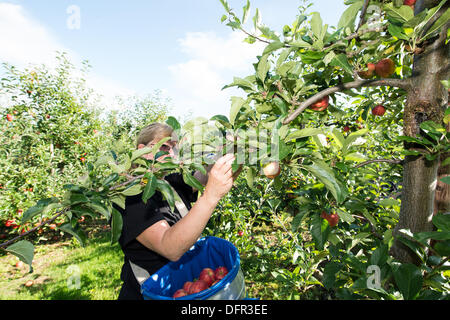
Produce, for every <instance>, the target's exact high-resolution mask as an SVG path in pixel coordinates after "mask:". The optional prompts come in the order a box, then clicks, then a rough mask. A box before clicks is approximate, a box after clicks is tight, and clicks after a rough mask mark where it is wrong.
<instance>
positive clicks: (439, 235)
mask: <svg viewBox="0 0 450 320" xmlns="http://www.w3.org/2000/svg"><path fill="white" fill-rule="evenodd" d="M414 238H416V239H417V240H418V241H419V242H422V243H425V241H427V240H429V239H433V240H440V241H443V240H450V231H424V232H419V233H416V234H414Z"/></svg>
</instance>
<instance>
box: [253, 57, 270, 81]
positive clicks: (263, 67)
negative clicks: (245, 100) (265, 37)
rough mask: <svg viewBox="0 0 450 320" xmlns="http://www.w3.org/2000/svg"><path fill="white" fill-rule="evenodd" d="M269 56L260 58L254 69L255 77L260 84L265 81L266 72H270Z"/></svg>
mask: <svg viewBox="0 0 450 320" xmlns="http://www.w3.org/2000/svg"><path fill="white" fill-rule="evenodd" d="M268 59H269V55H268V54H265V55H263V56H262V57H261V59H260V60H259V63H258V67H257V68H256V76H257V77H258V79H259V80H261V82H262V83H264V82H265V81H266V76H267V72H269V70H270V62H269V60H268Z"/></svg>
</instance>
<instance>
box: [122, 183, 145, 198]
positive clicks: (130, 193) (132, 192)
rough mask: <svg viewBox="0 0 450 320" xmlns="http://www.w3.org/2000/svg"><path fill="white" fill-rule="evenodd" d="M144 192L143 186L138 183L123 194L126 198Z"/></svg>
mask: <svg viewBox="0 0 450 320" xmlns="http://www.w3.org/2000/svg"><path fill="white" fill-rule="evenodd" d="M141 192H142V186H141V185H140V184H139V183H138V184H135V185H132V186H129V187H128V188H127V189H125V190H124V191H122V192H121V194H122V195H124V196H126V197H132V196H136V195H138V194H140V193H141Z"/></svg>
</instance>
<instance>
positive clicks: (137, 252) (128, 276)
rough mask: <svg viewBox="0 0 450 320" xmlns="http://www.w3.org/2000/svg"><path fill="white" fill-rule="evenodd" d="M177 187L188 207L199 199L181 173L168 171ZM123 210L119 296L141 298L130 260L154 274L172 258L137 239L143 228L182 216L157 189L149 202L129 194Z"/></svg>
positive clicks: (174, 220)
mask: <svg viewBox="0 0 450 320" xmlns="http://www.w3.org/2000/svg"><path fill="white" fill-rule="evenodd" d="M164 179H165V180H166V181H167V182H169V183H170V185H171V186H172V187H173V188H174V189H175V190H176V191H177V193H178V194H179V195H180V198H181V199H182V200H183V202H184V204H185V205H186V207H187V209H188V210H190V209H191V202H195V201H196V200H197V195H198V192H194V191H193V189H192V187H191V186H189V185H187V184H186V183H185V182H184V181H183V177H182V175H181V174H179V173H174V174H171V175H168V176H166V177H165V178H164ZM116 208H117V210H119V212H120V213H121V214H122V219H123V227H122V233H121V236H120V238H119V244H120V246H121V247H122V251H123V253H124V264H123V267H122V272H121V275H120V278H121V280H122V281H123V285H122V289H121V291H120V294H119V300H142V299H143V297H142V294H141V291H140V285H139V283H138V281H137V280H136V278H135V276H134V273H133V271H132V269H131V266H130V264H129V261H130V260H131V261H132V262H133V263H134V264H136V265H138V266H140V267H141V268H144V269H145V270H147V271H148V273H149V274H150V275H151V274H153V273H155V272H156V271H158V270H159V269H160V268H161V267H163V266H164V265H165V264H166V263H168V262H169V260H168V259H166V258H165V257H163V256H161V255H160V254H158V253H156V252H154V251H152V250H150V249H148V248H147V247H145V246H144V245H142V244H141V243H140V242H139V241H137V240H136V237H137V236H139V235H140V234H141V233H142V232H143V231H145V230H146V229H147V228H149V227H150V226H152V225H153V224H155V223H156V222H158V221H161V220H166V221H167V223H168V224H169V225H170V226H173V225H174V224H175V223H176V222H177V221H179V220H180V219H181V215H180V213H179V212H178V209H176V208H175V211H174V212H173V211H172V210H171V209H170V206H169V204H168V203H167V201H165V200H164V198H163V196H162V194H161V193H160V192H158V191H157V192H155V194H154V195H153V197H151V198H150V199H149V200H148V201H147V204H145V203H144V202H143V201H142V194H139V195H136V196H131V197H127V198H126V200H125V210H123V209H122V208H118V207H116Z"/></svg>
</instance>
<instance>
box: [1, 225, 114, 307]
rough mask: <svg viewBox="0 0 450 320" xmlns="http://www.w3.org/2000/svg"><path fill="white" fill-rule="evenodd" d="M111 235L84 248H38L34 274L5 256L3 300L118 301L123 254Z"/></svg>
mask: <svg viewBox="0 0 450 320" xmlns="http://www.w3.org/2000/svg"><path fill="white" fill-rule="evenodd" d="M109 235H110V233H109V232H106V231H101V232H98V235H97V236H96V237H95V238H94V237H90V239H89V242H88V244H87V245H86V246H85V247H84V248H83V247H81V246H80V245H78V243H77V242H75V241H74V240H67V241H63V242H59V243H55V244H45V245H38V246H36V248H35V256H34V261H33V269H34V272H33V273H29V272H28V271H29V269H28V266H27V265H24V266H22V267H20V268H17V267H16V262H17V261H19V260H18V258H16V257H15V256H12V255H4V256H1V257H0V287H1V288H2V289H1V291H0V300H116V299H117V297H118V295H119V291H120V288H121V285H122V282H121V280H120V271H121V268H122V264H123V253H122V251H121V249H120V247H119V246H118V244H115V245H114V246H111V244H110V241H109ZM77 274H78V275H77ZM77 279H79V282H77ZM29 280H32V281H33V285H32V286H31V287H26V286H25V283H26V282H27V281H29Z"/></svg>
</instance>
